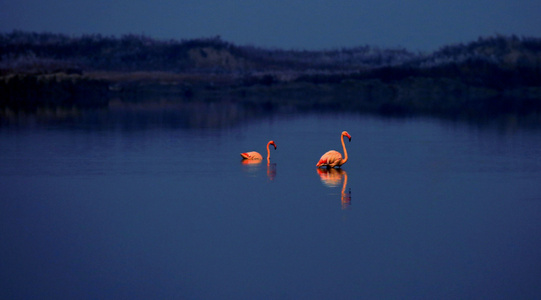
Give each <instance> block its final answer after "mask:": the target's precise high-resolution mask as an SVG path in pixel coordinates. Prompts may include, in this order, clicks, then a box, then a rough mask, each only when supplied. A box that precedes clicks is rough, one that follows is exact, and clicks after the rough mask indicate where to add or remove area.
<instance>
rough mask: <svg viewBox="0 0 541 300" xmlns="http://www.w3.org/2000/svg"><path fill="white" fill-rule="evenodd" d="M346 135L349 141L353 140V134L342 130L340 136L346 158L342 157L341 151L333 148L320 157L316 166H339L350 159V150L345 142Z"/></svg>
mask: <svg viewBox="0 0 541 300" xmlns="http://www.w3.org/2000/svg"><path fill="white" fill-rule="evenodd" d="M344 136H347V137H348V139H349V141H350V142H351V135H349V133H347V131H342V134H341V136H340V139H341V140H342V147H344V158H343V159H342V154H340V152H338V151H335V150H331V151H329V152H327V153H325V154H323V156H321V158H320V159H319V162H318V163H317V165H316V167H318V168H319V167H330V168H334V167H336V166H337V167H339V168H340V166H342V165H343V164H345V163H346V162H347V161H348V152H347V151H346V144H344Z"/></svg>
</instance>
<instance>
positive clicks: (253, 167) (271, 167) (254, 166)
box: [241, 158, 276, 181]
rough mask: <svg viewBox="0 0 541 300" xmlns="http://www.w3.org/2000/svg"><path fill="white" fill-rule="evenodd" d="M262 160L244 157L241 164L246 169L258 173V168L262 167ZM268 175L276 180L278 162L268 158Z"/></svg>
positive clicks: (254, 173) (270, 178)
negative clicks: (272, 161)
mask: <svg viewBox="0 0 541 300" xmlns="http://www.w3.org/2000/svg"><path fill="white" fill-rule="evenodd" d="M261 162H262V161H261V160H252V159H243V160H241V164H242V165H243V166H245V167H244V171H246V172H248V173H251V174H253V175H256V174H257V172H258V170H260V168H261ZM267 177H268V178H269V180H271V181H272V180H274V178H276V163H271V162H270V159H269V158H267Z"/></svg>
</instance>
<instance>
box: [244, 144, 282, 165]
mask: <svg viewBox="0 0 541 300" xmlns="http://www.w3.org/2000/svg"><path fill="white" fill-rule="evenodd" d="M270 145H273V146H274V150H276V144H275V143H274V141H269V142H268V143H267V162H270V150H269V146H270ZM240 156H242V158H243V159H248V160H263V156H261V154H259V153H257V152H256V151H251V152H243V153H241V154H240Z"/></svg>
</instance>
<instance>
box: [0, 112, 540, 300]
mask: <svg viewBox="0 0 541 300" xmlns="http://www.w3.org/2000/svg"><path fill="white" fill-rule="evenodd" d="M197 113H198V112H197V110H195V111H192V112H191V113H189V114H187V115H186V114H178V115H177V114H172V115H171V114H167V115H166V116H165V117H164V115H163V114H158V117H150V118H149V117H148V116H146V117H145V116H134V114H127V115H128V116H126V115H124V116H123V117H122V118H117V117H118V116H114V118H113V117H111V116H109V115H107V114H106V115H105V117H104V116H103V115H102V116H101V117H100V114H101V113H96V116H94V115H92V114H91V115H90V116H87V117H84V118H82V120H77V118H75V120H73V119H70V120H69V121H58V122H46V123H40V122H30V123H29V124H24V125H20V124H19V125H10V126H3V127H0V141H1V142H0V190H1V201H0V237H1V240H2V243H0V257H1V258H0V282H1V283H0V290H1V291H0V298H2V299H32V298H50V299H171V298H176V299H226V298H229V299H389V298H390V299H481V298H482V299H534V298H537V297H538V296H539V295H540V294H541V252H540V249H541V234H540V233H541V217H540V216H541V131H540V130H536V129H521V128H513V127H510V128H509V127H499V126H483V125H479V124H468V123H462V122H452V121H444V120H437V119H430V118H399V119H393V118H381V117H375V116H366V115H359V114H345V113H333V114H322V113H303V114H298V113H275V114H271V115H259V116H257V117H254V118H246V119H243V118H238V119H235V118H233V119H234V120H235V121H234V122H230V123H229V122H220V121H219V120H220V119H219V116H220V115H223V114H224V112H223V111H221V110H218V111H215V112H214V113H216V117H215V118H214V117H213V118H211V120H218V121H217V122H214V123H213V122H210V123H209V122H208V121H205V120H206V119H205V120H203V121H201V120H199V119H197ZM225 113H226V114H229V115H230V114H231V113H233V112H232V111H230V112H229V113H227V112H225ZM108 116H109V117H108ZM108 118H109V119H108ZM104 119H105V120H106V121H104ZM186 119H190V120H192V121H193V120H195V121H194V122H191V123H190V122H189V124H191V125H189V124H188V123H186ZM226 119H227V120H229V119H231V118H226ZM198 120H199V121H198ZM142 124H144V125H142ZM187 124H188V125H187ZM194 124H195V125H194ZM343 130H347V131H348V132H349V133H350V134H351V136H352V140H351V142H348V141H347V140H346V147H347V149H348V154H349V161H348V162H347V163H346V164H345V165H344V166H343V167H342V171H337V170H336V171H334V170H333V171H328V172H327V171H324V170H318V169H316V167H315V164H316V163H317V161H318V159H319V157H320V156H321V155H322V154H323V153H325V152H326V151H328V150H331V149H335V150H338V151H339V152H342V147H341V144H340V133H341V132H342V131H343ZM271 139H272V140H274V141H275V142H276V144H277V146H278V148H277V149H276V150H274V149H272V150H271V161H270V164H267V162H266V161H264V162H262V163H261V164H243V163H242V161H241V157H240V155H239V153H241V152H246V151H252V150H255V151H258V152H260V153H262V154H263V156H265V155H266V150H265V146H266V144H267V142H268V141H269V140H271ZM344 184H346V186H344Z"/></svg>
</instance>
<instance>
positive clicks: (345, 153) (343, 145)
mask: <svg viewBox="0 0 541 300" xmlns="http://www.w3.org/2000/svg"><path fill="white" fill-rule="evenodd" d="M342 147H343V148H344V159H342V164H345V163H346V161H348V152H347V150H346V144H345V143H344V136H343V135H342Z"/></svg>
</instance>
